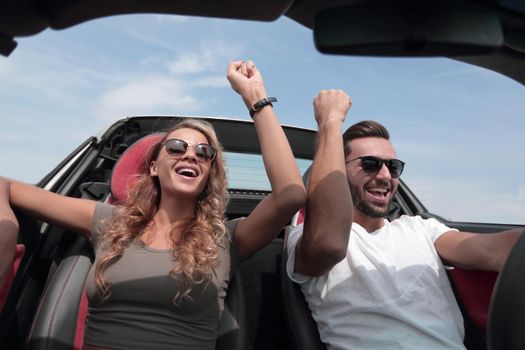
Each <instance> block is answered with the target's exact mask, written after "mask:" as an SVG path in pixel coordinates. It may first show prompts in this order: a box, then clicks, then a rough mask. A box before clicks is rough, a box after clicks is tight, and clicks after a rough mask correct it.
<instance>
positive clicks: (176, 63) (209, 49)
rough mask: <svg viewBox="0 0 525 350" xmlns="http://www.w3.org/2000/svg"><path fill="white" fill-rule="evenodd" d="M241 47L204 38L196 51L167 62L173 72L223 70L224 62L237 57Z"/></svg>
mask: <svg viewBox="0 0 525 350" xmlns="http://www.w3.org/2000/svg"><path fill="white" fill-rule="evenodd" d="M242 52H243V48H242V46H241V45H239V44H231V43H226V42H224V41H222V40H219V39H217V40H210V39H208V40H206V41H204V42H203V43H202V44H201V47H200V50H199V51H198V52H191V51H190V52H185V53H182V54H180V55H178V56H177V57H176V58H175V59H174V60H173V61H172V62H170V63H169V64H168V69H169V71H170V72H171V73H173V74H195V73H203V72H210V71H212V72H217V71H221V72H225V71H226V64H225V62H228V61H230V60H232V59H239V57H241V53H242Z"/></svg>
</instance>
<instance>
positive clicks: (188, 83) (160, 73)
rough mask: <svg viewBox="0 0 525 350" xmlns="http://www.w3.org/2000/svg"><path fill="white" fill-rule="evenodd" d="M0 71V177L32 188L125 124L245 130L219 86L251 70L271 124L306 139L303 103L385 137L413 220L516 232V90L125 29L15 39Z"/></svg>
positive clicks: (181, 24)
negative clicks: (146, 119) (400, 170)
mask: <svg viewBox="0 0 525 350" xmlns="http://www.w3.org/2000/svg"><path fill="white" fill-rule="evenodd" d="M18 41H19V47H18V48H17V49H16V50H15V51H14V52H13V54H12V55H11V56H10V57H9V58H5V57H0V81H1V82H2V84H1V85H0V112H1V114H0V115H1V120H2V126H3V127H2V129H1V130H0V148H1V149H2V151H1V152H2V156H1V157H0V174H1V175H3V176H7V177H12V178H16V179H19V180H23V181H27V182H36V181H38V180H39V179H40V178H42V177H43V176H44V175H45V174H46V173H47V172H48V171H50V170H51V169H52V168H53V167H54V166H55V165H56V164H58V162H59V161H60V160H61V159H63V158H64V157H65V156H66V155H67V154H69V153H70V152H71V151H72V150H73V149H74V148H75V147H76V146H77V145H79V144H80V143H81V142H82V141H84V140H85V139H86V138H87V137H88V136H90V135H93V134H96V133H97V132H98V131H99V130H101V129H103V128H104V127H106V126H108V125H109V124H111V123H112V122H113V121H116V120H118V119H120V118H122V117H125V116H130V115H152V114H162V115H174V114H179V115H180V114H183V115H206V116H225V117H235V118H246V119H248V118H249V116H248V115H247V113H246V110H245V107H244V105H243V104H242V102H241V100H240V98H239V97H238V96H237V95H236V94H235V93H234V92H233V91H232V90H231V89H230V87H229V84H228V82H227V80H226V77H225V72H226V66H227V63H228V62H229V61H230V60H237V59H244V60H246V59H252V60H254V61H255V62H256V64H257V66H258V67H259V69H260V70H261V71H262V74H263V76H264V78H265V81H266V85H267V91H268V93H269V94H270V95H272V96H276V97H277V98H278V99H279V102H278V103H277V104H275V110H276V112H277V114H278V115H279V118H280V120H281V122H282V123H284V124H291V125H298V126H303V127H309V128H315V126H316V124H315V120H314V118H313V113H312V98H313V97H314V96H315V95H316V94H317V93H318V92H319V90H320V89H326V88H339V89H343V90H345V91H347V92H348V94H349V95H351V96H352V99H353V106H352V109H351V110H350V113H349V115H348V117H347V120H346V122H345V127H347V126H350V125H351V124H352V123H354V122H357V121H360V120H363V119H375V120H377V121H379V122H381V123H383V124H384V125H386V126H387V127H388V128H389V129H390V131H391V134H392V141H393V143H394V146H395V147H396V149H397V152H398V156H399V158H400V159H403V160H404V161H405V162H406V163H407V166H406V168H405V173H404V174H403V179H404V180H405V181H406V182H407V183H408V184H409V186H410V187H411V188H412V190H413V191H414V192H415V193H416V194H417V195H418V196H419V197H420V199H422V201H423V202H424V203H425V205H426V206H427V208H429V209H430V210H431V211H433V212H436V213H438V214H440V215H442V216H443V217H445V218H448V219H453V220H462V221H483V222H509V223H525V180H524V179H523V176H522V174H523V173H524V172H525V165H524V162H523V149H525V138H524V137H523V136H522V131H523V130H524V127H525V109H524V108H523V106H522V101H523V100H524V99H525V87H524V86H523V85H521V84H518V83H516V82H514V81H512V80H510V79H508V78H506V77H503V76H501V75H499V74H497V73H494V72H491V71H488V70H484V69H481V68H478V67H475V66H469V65H466V64H463V63H460V62H456V61H452V60H448V59H441V58H427V59H400V58H397V59H393V58H390V59H382V58H370V57H347V56H328V55H321V54H320V53H318V52H317V51H316V50H315V48H314V46H313V40H312V33H311V31H310V30H309V29H307V28H304V27H302V26H301V25H299V24H297V23H295V22H293V21H291V20H289V19H286V18H285V19H281V20H278V21H276V22H272V23H255V22H245V21H231V20H223V19H204V18H194V17H179V16H161V15H132V16H129V15H128V16H118V17H112V18H107V19H103V20H96V21H91V22H88V23H84V24H82V25H79V26H76V27H74V28H70V29H66V30H63V31H50V30H48V31H45V32H43V33H40V34H39V35H37V36H33V37H29V38H20V39H19V40H18Z"/></svg>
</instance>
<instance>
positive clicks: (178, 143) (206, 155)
mask: <svg viewBox="0 0 525 350" xmlns="http://www.w3.org/2000/svg"><path fill="white" fill-rule="evenodd" d="M163 144H164V147H166V152H168V154H169V155H170V156H172V157H175V158H180V157H182V156H183V155H185V154H186V151H187V150H188V147H190V148H193V151H194V152H195V155H196V156H197V158H198V159H199V160H201V161H211V162H213V160H214V159H215V155H216V153H217V151H216V150H215V148H213V147H212V146H210V145H208V144H207V143H199V144H198V145H195V146H190V145H188V143H187V142H186V141H184V140H180V139H169V140H166V141H164V143H163Z"/></svg>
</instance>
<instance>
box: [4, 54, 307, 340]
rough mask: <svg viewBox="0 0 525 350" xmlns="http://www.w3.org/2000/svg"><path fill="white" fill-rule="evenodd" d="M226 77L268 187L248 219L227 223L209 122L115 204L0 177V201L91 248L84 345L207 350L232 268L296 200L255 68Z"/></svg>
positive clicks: (170, 145)
mask: <svg viewBox="0 0 525 350" xmlns="http://www.w3.org/2000/svg"><path fill="white" fill-rule="evenodd" d="M228 80H229V81H230V84H231V86H232V88H233V89H234V90H235V91H236V92H237V93H239V94H240V95H241V97H242V99H243V101H244V103H245V104H246V106H247V107H248V109H250V110H251V114H252V115H253V119H254V123H255V127H256V129H257V133H258V136H259V141H260V144H261V150H262V155H263V160H264V165H265V168H266V172H267V175H268V177H269V180H270V184H271V187H272V194H271V195H269V196H267V197H266V198H265V199H264V200H263V201H262V202H260V203H259V205H258V206H257V207H256V208H255V209H254V210H253V211H252V213H251V214H250V215H249V216H248V217H246V218H242V219H237V220H234V221H225V219H224V215H225V209H226V205H227V201H228V192H227V184H226V172H225V168H224V162H223V155H222V149H221V145H220V143H219V141H218V139H217V136H216V134H215V131H214V130H213V127H212V126H211V125H210V124H209V123H206V122H203V121H199V120H193V119H187V120H183V121H182V122H181V123H179V124H177V125H175V126H174V127H173V128H172V129H170V130H168V131H167V132H166V133H165V135H164V136H163V137H162V139H161V140H160V141H159V142H158V143H156V144H155V145H154V146H153V147H152V148H151V149H150V151H149V154H148V158H147V163H146V164H145V169H146V171H145V173H144V174H143V175H142V176H141V178H140V179H139V180H138V182H137V183H136V185H135V186H134V188H133V189H132V191H130V195H129V198H128V199H127V201H126V202H125V203H122V204H121V205H119V206H112V205H108V204H103V203H99V202H94V201H90V200H84V199H77V198H71V197H65V196H60V195H57V194H54V193H51V192H47V191H44V190H42V189H40V188H37V187H34V186H31V185H27V184H23V183H20V182H16V181H12V180H7V179H0V188H4V189H5V188H7V189H8V190H9V191H7V192H8V193H7V195H4V196H2V197H0V201H1V200H4V201H5V200H6V199H5V197H8V199H9V202H10V203H11V206H12V207H16V208H18V209H20V210H23V211H25V212H28V213H30V214H33V215H35V216H36V217H38V218H40V219H42V220H44V221H47V222H50V223H52V224H56V225H59V226H62V227H64V228H67V229H70V230H72V231H75V232H78V233H80V234H83V235H85V236H86V237H88V238H89V239H91V241H92V242H93V245H94V247H95V252H96V259H95V263H94V265H93V268H92V270H91V271H90V273H89V276H88V280H87V284H86V288H87V293H88V301H89V315H88V321H87V326H86V334H85V339H84V343H85V344H84V345H85V347H84V348H85V349H87V350H93V349H117V348H126V349H146V348H147V349H214V347H215V341H216V336H217V327H218V321H219V318H220V315H221V311H222V308H223V301H224V297H225V295H226V292H227V285H228V281H229V278H230V276H231V274H232V265H235V262H236V260H238V259H239V258H242V257H246V256H249V255H251V254H253V253H254V252H256V251H257V250H259V249H261V248H263V247H264V246H266V245H267V244H268V243H269V242H271V241H272V239H273V238H274V237H275V236H276V235H277V234H278V233H279V232H280V230H281V228H282V227H283V226H284V225H286V223H287V222H288V220H289V219H290V217H291V216H292V215H293V214H294V213H295V212H296V211H297V209H298V208H299V207H300V206H301V205H302V204H303V202H304V200H305V190H304V186H303V184H302V180H301V176H300V173H299V170H298V168H297V166H296V164H295V160H294V157H293V154H292V151H291V149H290V146H289V144H288V142H287V139H286V137H285V134H284V132H283V130H282V128H281V126H280V124H279V122H278V120H277V118H276V116H275V114H274V113H273V110H272V106H271V104H269V103H268V102H267V101H266V100H264V98H266V97H267V95H266V91H265V87H264V83H263V79H262V76H261V74H260V73H259V71H258V70H257V68H256V67H255V64H254V63H253V62H251V61H248V62H242V61H238V62H232V63H230V64H229V66H228ZM259 101H263V102H262V103H259V104H257V102H259ZM265 101H266V102H265ZM256 104H257V106H256V108H253V106H254V105H256ZM283 169H286V171H283ZM5 192H6V191H4V193H5ZM0 219H4V218H0ZM6 220H7V219H6Z"/></svg>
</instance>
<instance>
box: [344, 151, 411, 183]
mask: <svg viewBox="0 0 525 350" xmlns="http://www.w3.org/2000/svg"><path fill="white" fill-rule="evenodd" d="M357 159H361V167H362V168H363V170H364V171H366V172H368V173H376V172H378V171H379V170H381V168H382V167H383V164H386V167H387V168H388V171H390V175H391V176H392V177H394V178H396V177H400V176H401V174H402V173H403V168H404V167H405V162H402V161H400V160H399V159H381V158H379V157H374V156H363V157H357V158H354V159H350V160H347V161H346V162H345V163H350V162H353V161H354V160H357Z"/></svg>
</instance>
